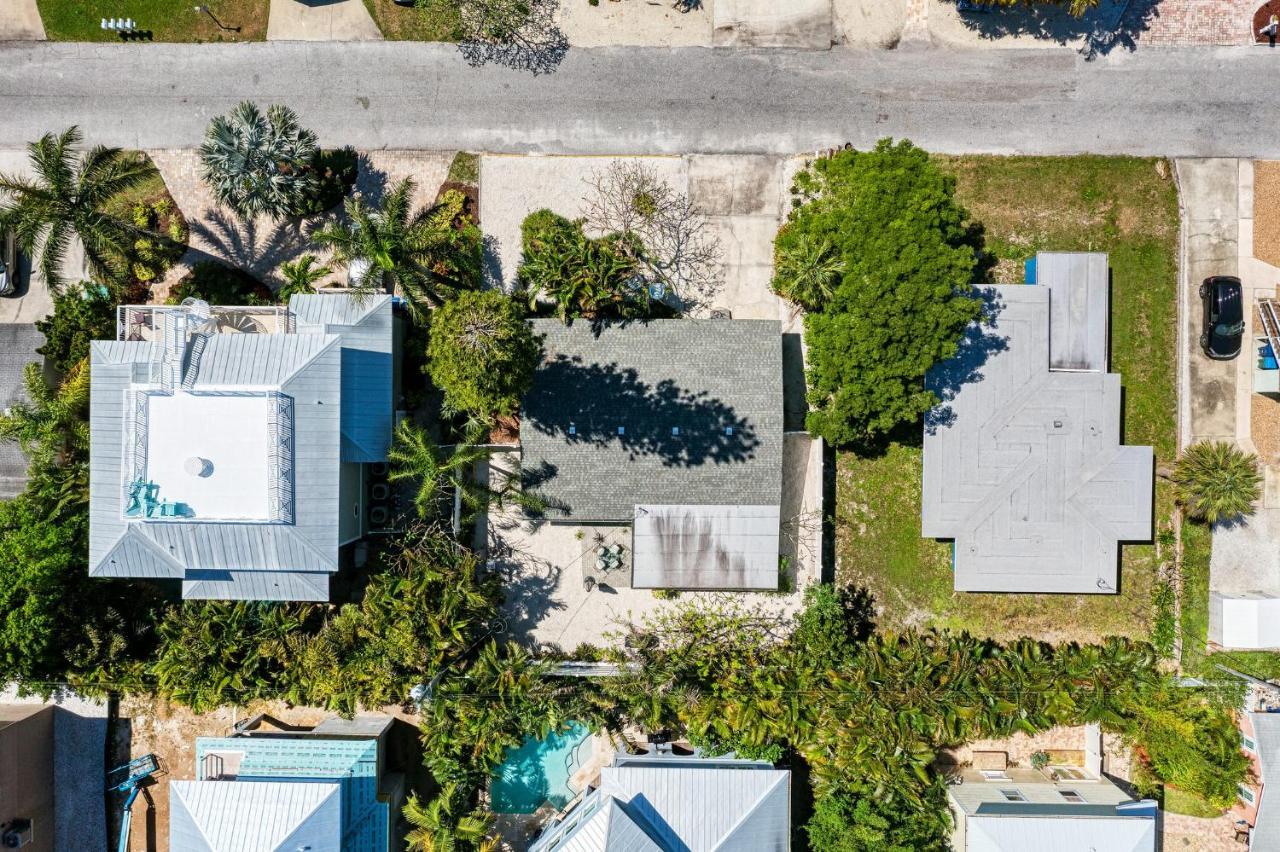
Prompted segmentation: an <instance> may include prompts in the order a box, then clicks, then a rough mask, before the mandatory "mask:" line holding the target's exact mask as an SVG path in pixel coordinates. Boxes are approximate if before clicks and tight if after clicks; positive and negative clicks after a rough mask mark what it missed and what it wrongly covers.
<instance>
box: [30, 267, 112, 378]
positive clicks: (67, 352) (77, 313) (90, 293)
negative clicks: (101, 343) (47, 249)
mask: <svg viewBox="0 0 1280 852" xmlns="http://www.w3.org/2000/svg"><path fill="white" fill-rule="evenodd" d="M36 328H37V329H39V330H40V333H41V334H43V335H44V345H43V346H41V347H40V349H39V350H37V351H38V352H39V353H40V354H41V355H43V356H44V357H45V362H46V363H47V364H49V366H51V367H53V369H54V370H56V371H57V372H59V373H66V372H68V371H69V370H71V369H72V368H73V367H75V366H76V365H77V364H79V363H80V362H81V361H83V360H84V359H85V358H87V357H89V343H90V341H94V340H111V339H113V338H114V337H115V336H116V305H115V300H114V299H112V297H111V296H110V294H109V293H108V292H107V291H106V290H105V288H103V287H100V286H99V285H97V284H93V283H91V282H81V283H80V284H79V285H78V286H76V287H69V288H67V289H66V290H65V291H63V292H62V293H59V294H57V295H55V296H54V297H53V313H51V314H49V316H47V317H45V318H44V319H38V320H36Z"/></svg>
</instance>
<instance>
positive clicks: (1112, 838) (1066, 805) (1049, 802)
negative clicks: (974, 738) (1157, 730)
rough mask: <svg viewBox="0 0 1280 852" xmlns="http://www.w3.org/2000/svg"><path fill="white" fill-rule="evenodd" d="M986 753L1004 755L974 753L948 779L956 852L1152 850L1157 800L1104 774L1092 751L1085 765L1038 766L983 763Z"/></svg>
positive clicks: (1095, 733)
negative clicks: (1130, 791) (1134, 794)
mask: <svg viewBox="0 0 1280 852" xmlns="http://www.w3.org/2000/svg"><path fill="white" fill-rule="evenodd" d="M1092 736H1093V737H1094V738H1095V739H1096V740H1098V741H1100V737H1101V735H1100V734H1099V733H1098V732H1097V731H1096V729H1094V731H1093V733H1092ZM993 754H997V755H1002V754H1003V753H991V752H976V753H975V754H974V765H973V766H970V767H965V768H964V769H962V770H958V771H956V772H954V773H952V774H951V775H950V776H949V778H948V782H947V798H948V802H949V804H950V806H951V811H952V816H953V817H954V820H955V828H954V829H953V832H952V838H951V844H952V847H953V848H954V849H955V850H956V852H1028V851H1029V850H1034V852H1082V850H1088V852H1155V850H1156V812H1157V810H1158V808H1157V805H1156V803H1155V802H1153V801H1151V800H1148V799H1143V800H1140V801H1135V800H1134V799H1132V798H1131V797H1130V796H1129V795H1128V794H1127V793H1125V792H1124V791H1123V790H1121V789H1120V788H1119V787H1117V786H1116V785H1115V784H1113V783H1111V781H1109V780H1108V779H1107V778H1106V777H1105V776H1103V775H1102V772H1101V762H1100V757H1099V750H1098V749H1097V748H1095V749H1092V750H1091V751H1090V753H1089V756H1088V757H1086V760H1085V764H1086V765H1084V766H1077V765H1049V766H1046V767H1045V768H1044V769H1031V768H1017V767H1011V766H1005V765H1003V761H997V762H991V761H990V760H989V759H988V760H984V759H983V758H989V757H990V756H992V755H993Z"/></svg>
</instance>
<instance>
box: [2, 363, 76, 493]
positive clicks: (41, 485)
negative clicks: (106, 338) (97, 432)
mask: <svg viewBox="0 0 1280 852" xmlns="http://www.w3.org/2000/svg"><path fill="white" fill-rule="evenodd" d="M23 378H24V383H25V385H26V390H27V396H28V397H30V402H25V401H19V402H15V403H13V404H12V405H10V406H9V409H8V413H7V414H0V439H2V440H9V441H15V442H17V444H18V446H19V447H21V448H22V452H23V453H24V454H25V455H26V456H27V459H28V462H29V463H28V468H27V472H28V483H27V491H28V492H29V493H30V494H32V495H33V496H36V497H38V498H39V499H40V500H41V502H42V505H44V506H46V507H47V511H48V512H49V514H50V516H52V517H60V516H63V515H65V514H67V513H68V512H72V513H74V512H77V511H83V510H84V509H85V507H87V506H88V503H89V366H88V362H87V361H81V362H80V363H78V364H76V365H74V366H73V367H72V368H71V370H70V372H68V373H67V375H66V377H65V378H64V379H63V380H62V383H61V384H60V385H58V386H57V387H51V386H50V385H49V383H48V382H46V381H45V378H44V374H43V372H42V371H41V369H40V365H39V364H28V365H27V368H26V373H25V375H24V377H23Z"/></svg>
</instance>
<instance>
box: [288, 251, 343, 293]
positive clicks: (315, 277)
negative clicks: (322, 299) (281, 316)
mask: <svg viewBox="0 0 1280 852" xmlns="http://www.w3.org/2000/svg"><path fill="white" fill-rule="evenodd" d="M332 271H333V270H332V269H330V268H329V267H327V266H325V265H323V264H321V263H319V262H318V261H317V259H316V256H315V255H314V254H304V255H303V256H302V257H300V258H298V259H297V260H291V261H288V262H286V263H282V264H280V277H281V278H283V279H284V283H283V284H281V285H280V288H279V289H278V290H276V298H277V299H279V300H280V301H282V302H287V301H289V297H290V296H294V295H306V294H307V293H314V292H315V291H316V282H317V281H319V280H320V279H321V278H324V277H325V276H326V275H328V274H329V273H330V272H332Z"/></svg>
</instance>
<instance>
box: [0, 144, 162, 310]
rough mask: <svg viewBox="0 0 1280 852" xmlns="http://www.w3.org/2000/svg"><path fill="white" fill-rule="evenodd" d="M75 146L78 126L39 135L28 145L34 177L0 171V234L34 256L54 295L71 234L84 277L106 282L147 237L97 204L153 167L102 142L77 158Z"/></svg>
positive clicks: (145, 175)
mask: <svg viewBox="0 0 1280 852" xmlns="http://www.w3.org/2000/svg"><path fill="white" fill-rule="evenodd" d="M80 142H81V135H80V130H79V128H77V127H70V128H68V129H67V130H65V131H63V132H62V133H61V134H60V135H54V134H52V133H46V134H45V135H44V136H42V137H40V139H39V141H36V142H32V143H31V144H30V145H28V146H27V152H28V157H29V159H30V161H31V170H32V172H33V173H34V176H33V177H29V178H28V177H19V176H16V175H10V174H0V192H2V193H4V194H7V195H8V197H9V198H8V202H7V203H6V204H5V205H4V206H3V207H0V230H9V231H13V233H14V235H15V236H16V237H17V241H18V244H19V245H20V246H21V247H22V250H23V251H25V252H27V253H28V254H30V255H32V256H33V257H35V258H37V260H36V266H38V267H39V269H40V274H41V275H42V276H44V280H45V282H46V283H47V284H48V286H49V289H50V290H52V291H53V292H54V293H57V292H59V291H60V290H61V287H62V285H63V283H64V280H63V278H62V274H61V270H62V264H63V261H64V259H65V258H66V255H67V250H68V248H69V247H70V244H71V239H72V237H73V236H74V237H77V238H79V240H80V244H81V245H82V246H83V247H84V255H85V261H86V263H87V264H88V267H89V272H90V273H92V274H93V275H94V276H95V277H97V278H100V279H103V280H111V281H115V280H119V278H120V277H121V276H122V274H123V270H124V267H125V257H127V255H128V252H129V250H130V249H131V248H132V247H133V244H134V243H135V242H136V240H137V239H138V238H139V237H145V236H154V235H151V234H150V233H149V232H148V231H146V230H145V229H142V228H139V227H137V226H136V225H134V224H133V223H132V222H129V221H125V220H124V219H120V218H118V217H116V216H113V215H111V214H109V213H107V212H105V211H104V207H105V205H106V203H107V202H108V201H109V200H110V199H111V198H113V197H115V196H117V195H119V194H120V193H122V192H126V191H128V190H130V189H133V188H134V187H136V186H138V185H139V184H141V183H142V182H143V181H146V180H147V179H149V178H151V177H153V176H154V175H155V173H156V171H155V166H154V165H152V164H151V161H150V160H148V159H146V158H145V157H141V156H136V155H130V154H126V153H125V152H123V151H121V150H120V149H119V148H107V147H104V146H101V145H98V146H95V147H93V148H91V149H89V150H88V151H87V152H85V153H84V155H83V156H79V157H78V156H77V152H76V147H77V146H78V145H79V144H80Z"/></svg>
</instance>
